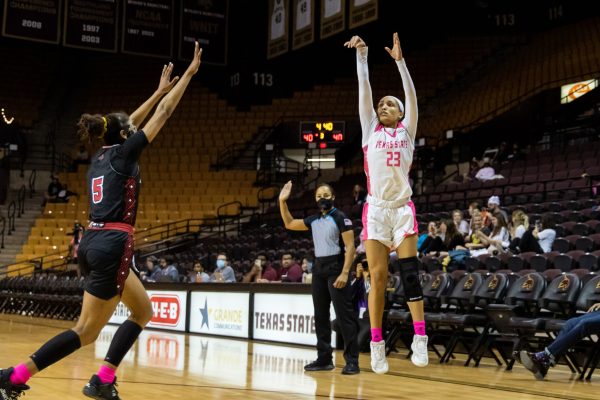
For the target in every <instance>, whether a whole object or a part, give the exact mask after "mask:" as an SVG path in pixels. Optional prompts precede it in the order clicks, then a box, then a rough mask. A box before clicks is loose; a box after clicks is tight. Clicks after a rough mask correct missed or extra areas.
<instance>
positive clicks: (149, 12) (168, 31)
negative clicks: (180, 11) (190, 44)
mask: <svg viewBox="0 0 600 400" xmlns="http://www.w3.org/2000/svg"><path fill="white" fill-rule="evenodd" d="M172 44H173V0H125V12H124V13H123V35H122V42H121V50H122V51H123V53H130V54H140V55H146V56H155V57H169V58H171V57H172V56H173V48H172Z"/></svg>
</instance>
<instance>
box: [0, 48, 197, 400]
mask: <svg viewBox="0 0 600 400" xmlns="http://www.w3.org/2000/svg"><path fill="white" fill-rule="evenodd" d="M201 54H202V50H201V49H200V46H199V44H198V42H196V43H195V50H194V56H193V60H192V62H191V63H190V65H189V67H188V68H187V70H186V71H185V73H184V74H183V75H182V77H181V79H179V78H178V77H176V78H174V79H171V73H172V71H173V65H172V64H169V65H168V66H167V65H165V66H164V67H163V71H162V75H161V79H160V83H159V86H158V89H157V90H156V91H155V92H154V94H153V95H152V96H151V97H150V98H149V99H148V100H146V101H145V102H144V103H143V104H142V105H141V106H140V107H139V108H138V109H137V110H135V111H134V112H133V113H132V114H131V115H128V114H126V113H123V112H118V113H110V114H106V115H99V114H97V115H90V114H83V115H82V116H81V118H80V120H79V123H78V133H79V136H80V138H81V139H82V140H89V141H98V142H99V141H101V142H103V144H104V146H103V147H102V148H101V149H100V150H99V151H98V152H97V153H96V154H95V155H94V156H93V157H92V160H91V164H90V166H89V169H88V173H87V181H86V184H87V190H88V191H89V194H90V196H89V199H90V203H89V206H90V212H89V217H90V220H91V222H90V224H89V227H88V229H86V231H85V233H84V234H83V238H82V239H81V242H80V244H79V249H78V255H77V260H78V262H79V266H80V268H81V270H82V271H85V272H86V273H88V278H87V280H86V283H85V288H84V294H83V303H82V309H81V314H80V316H79V317H78V318H77V324H76V326H75V327H73V328H72V329H69V330H66V331H64V332H62V333H60V334H58V335H57V336H55V337H54V338H52V339H50V340H49V341H48V342H46V343H45V344H44V345H43V346H42V347H40V348H39V349H38V350H37V351H36V352H35V353H33V355H31V357H29V358H28V359H26V360H24V361H23V362H22V363H21V364H18V365H17V366H16V367H14V368H8V369H0V394H2V393H4V394H7V395H6V397H8V398H17V397H18V396H20V395H21V394H23V391H25V390H28V389H29V386H28V385H27V382H28V380H29V378H31V376H32V375H34V374H36V373H38V372H39V371H42V370H43V369H45V368H47V367H49V366H50V365H52V364H54V363H56V362H58V361H59V360H61V359H63V358H65V357H67V356H68V355H69V354H71V353H73V352H75V351H76V350H77V349H79V348H81V347H82V346H86V345H88V344H91V343H93V342H95V341H96V338H97V337H98V335H99V333H100V331H101V329H102V328H103V327H104V325H105V324H106V323H107V321H108V320H109V319H110V317H111V315H112V314H113V312H114V310H115V308H116V307H117V305H118V304H119V302H120V301H123V303H125V305H126V306H127V308H129V310H130V311H131V315H130V317H129V318H128V319H127V320H126V321H125V322H123V324H121V326H120V327H119V329H118V330H117V331H116V332H115V334H114V336H113V339H112V342H111V344H110V346H109V348H108V352H107V354H106V358H105V359H104V362H103V364H102V366H101V367H100V369H99V371H98V373H97V374H94V375H92V377H91V379H90V381H89V382H88V383H87V384H86V386H85V387H84V388H83V394H84V395H86V396H87V397H91V398H94V399H115V400H116V399H118V398H119V396H118V394H117V389H116V388H115V383H116V377H115V374H116V369H117V368H118V366H119V364H120V363H121V361H122V360H123V358H124V357H125V355H126V354H127V352H128V351H129V349H130V348H131V346H133V344H134V343H135V341H136V340H137V338H138V336H139V335H140V333H141V332H142V330H143V329H144V327H145V326H146V324H147V323H148V322H149V321H150V319H151V318H152V315H153V310H152V304H151V303H150V299H149V298H148V294H147V293H146V290H145V289H144V286H143V285H142V283H141V281H140V279H139V278H138V276H137V274H136V273H133V274H130V273H129V272H130V270H131V269H132V268H133V269H134V271H136V270H135V266H134V265H133V253H134V246H133V233H134V228H133V227H134V226H135V220H136V214H137V209H138V194H139V190H140V183H141V178H140V166H139V164H138V160H139V159H140V157H141V154H142V152H143V150H144V149H145V148H146V146H148V144H149V143H151V142H152V141H153V140H154V139H155V138H156V136H157V135H158V133H159V132H160V130H161V129H162V128H163V126H164V125H165V123H166V122H167V121H168V119H169V118H170V117H171V115H172V114H173V112H174V111H175V109H176V107H177V105H178V104H179V101H180V100H181V98H182V96H183V94H184V92H185V90H186V88H187V87H188V85H189V83H190V82H191V80H192V78H193V76H194V75H195V74H196V73H197V72H198V68H199V67H200V59H201ZM129 67H130V66H128V68H129ZM161 98H162V100H161ZM159 101H160V102H159ZM157 103H158V105H157ZM156 105H157V106H156ZM154 106H156V110H155V111H154V114H153V115H152V117H150V119H149V120H148V122H147V123H145V125H144V127H143V129H140V130H138V129H137V128H136V127H137V126H140V125H141V124H142V123H143V122H144V120H145V119H146V117H147V116H148V115H149V114H150V112H151V111H152V109H153V108H154ZM136 272H137V271H136ZM65 397H72V396H65Z"/></svg>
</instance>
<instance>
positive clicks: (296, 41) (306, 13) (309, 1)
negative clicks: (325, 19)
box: [292, 0, 315, 50]
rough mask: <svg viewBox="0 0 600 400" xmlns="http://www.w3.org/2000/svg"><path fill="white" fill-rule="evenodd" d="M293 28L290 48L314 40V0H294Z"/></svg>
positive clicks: (297, 47) (299, 46) (298, 46)
mask: <svg viewBox="0 0 600 400" xmlns="http://www.w3.org/2000/svg"><path fill="white" fill-rule="evenodd" d="M293 10H294V30H293V32H294V33H293V35H292V49H294V50H296V49H299V48H301V47H303V46H306V45H307V44H311V43H312V42H314V41H315V0H294V7H293Z"/></svg>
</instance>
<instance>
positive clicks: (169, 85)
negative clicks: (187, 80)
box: [129, 63, 179, 126]
mask: <svg viewBox="0 0 600 400" xmlns="http://www.w3.org/2000/svg"><path fill="white" fill-rule="evenodd" d="M172 73H173V63H169V64H168V65H164V66H163V70H162V74H161V75H160V81H159V83H158V88H157V89H156V91H155V92H154V93H152V96H150V97H149V98H148V100H146V101H145V102H144V104H142V105H141V106H139V107H138V109H137V110H135V111H134V112H133V113H132V114H131V116H130V117H129V118H130V120H131V123H132V124H133V125H135V126H140V125H141V124H142V123H143V122H144V120H145V119H146V117H147V116H148V114H149V113H150V111H151V110H152V108H153V107H154V106H155V105H156V103H158V101H159V100H160V99H161V98H162V97H163V96H164V95H165V94H167V93H169V92H170V91H171V89H173V86H175V84H176V83H177V81H178V80H179V77H178V76H176V77H175V78H173V79H171V74H172Z"/></svg>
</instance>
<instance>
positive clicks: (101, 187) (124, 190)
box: [87, 131, 148, 226]
mask: <svg viewBox="0 0 600 400" xmlns="http://www.w3.org/2000/svg"><path fill="white" fill-rule="evenodd" d="M147 145H148V139H147V138H146V135H145V134H144V132H142V131H138V132H136V133H134V134H132V135H131V136H129V138H127V140H126V141H125V142H124V143H123V144H120V145H113V146H104V147H103V148H102V149H100V151H98V152H97V153H96V154H95V155H94V157H93V158H92V163H91V165H90V168H89V170H88V174H87V181H88V189H89V193H90V220H91V221H93V222H122V223H126V224H129V225H132V226H133V225H135V217H136V213H137V205H138V195H139V192H140V183H141V180H140V167H139V165H138V159H139V158H140V155H141V153H142V150H143V149H144V148H145V147H146V146H147Z"/></svg>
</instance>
